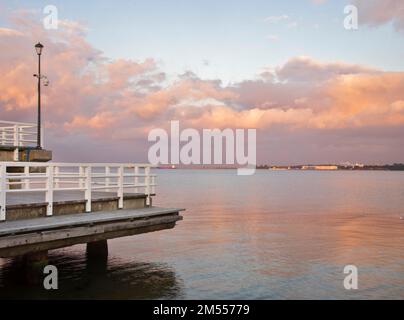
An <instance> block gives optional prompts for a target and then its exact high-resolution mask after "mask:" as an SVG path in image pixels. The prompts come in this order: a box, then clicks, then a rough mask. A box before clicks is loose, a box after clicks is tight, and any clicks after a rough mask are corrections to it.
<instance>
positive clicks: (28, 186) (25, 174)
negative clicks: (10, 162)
mask: <svg viewBox="0 0 404 320" xmlns="http://www.w3.org/2000/svg"><path fill="white" fill-rule="evenodd" d="M24 176H29V166H24ZM29 188H30V183H29V179H24V189H29Z"/></svg>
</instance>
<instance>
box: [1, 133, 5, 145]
mask: <svg viewBox="0 0 404 320" xmlns="http://www.w3.org/2000/svg"><path fill="white" fill-rule="evenodd" d="M1 144H2V145H3V146H4V145H6V131H5V129H3V131H2V132H1Z"/></svg>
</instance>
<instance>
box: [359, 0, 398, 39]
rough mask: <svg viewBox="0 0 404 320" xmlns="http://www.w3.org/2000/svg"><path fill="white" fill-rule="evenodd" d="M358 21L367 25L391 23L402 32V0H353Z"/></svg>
mask: <svg viewBox="0 0 404 320" xmlns="http://www.w3.org/2000/svg"><path fill="white" fill-rule="evenodd" d="M353 4H354V5H356V6H357V7H358V12H359V21H360V23H361V24H366V25H369V26H373V27H376V26H380V25H384V24H387V23H391V24H392V25H393V27H394V28H395V29H396V30H397V31H400V32H404V1H402V0H355V1H354V2H353Z"/></svg>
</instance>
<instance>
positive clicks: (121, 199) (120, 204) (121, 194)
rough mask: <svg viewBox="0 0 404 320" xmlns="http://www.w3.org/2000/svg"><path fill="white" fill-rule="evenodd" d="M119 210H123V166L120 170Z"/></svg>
mask: <svg viewBox="0 0 404 320" xmlns="http://www.w3.org/2000/svg"><path fill="white" fill-rule="evenodd" d="M118 198H119V200H118V208H119V209H122V208H123V166H119V168H118Z"/></svg>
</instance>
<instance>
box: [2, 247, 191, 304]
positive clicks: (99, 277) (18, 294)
mask: <svg viewBox="0 0 404 320" xmlns="http://www.w3.org/2000/svg"><path fill="white" fill-rule="evenodd" d="M66 251H67V250H65V251H63V250H62V251H56V252H54V253H51V255H50V256H49V264H52V265H55V266H57V267H58V272H59V289H58V290H50V291H47V290H45V289H43V287H42V283H39V284H38V283H32V279H27V272H26V269H25V268H24V264H23V263H22V261H21V259H7V260H6V259H5V260H3V262H4V263H3V265H2V266H1V271H0V299H16V298H18V299H176V298H181V297H182V295H183V294H182V287H183V286H182V281H181V280H180V279H178V278H177V276H176V274H175V271H174V270H173V269H172V268H171V267H170V266H169V265H167V264H164V263H143V262H134V261H124V260H122V259H120V258H115V257H111V258H108V259H96V260H94V259H88V257H87V256H86V254H85V253H84V252H83V253H80V252H71V251H67V252H66ZM40 281H41V282H42V279H40Z"/></svg>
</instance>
